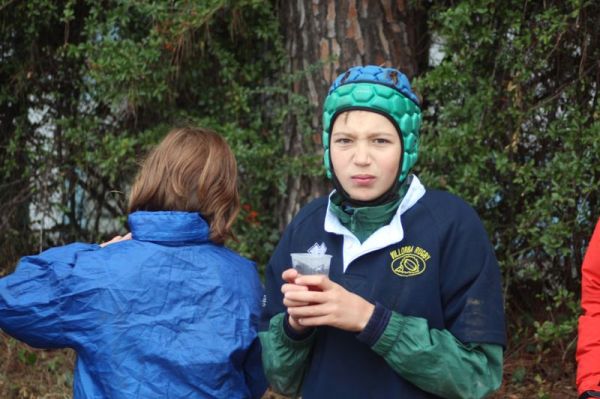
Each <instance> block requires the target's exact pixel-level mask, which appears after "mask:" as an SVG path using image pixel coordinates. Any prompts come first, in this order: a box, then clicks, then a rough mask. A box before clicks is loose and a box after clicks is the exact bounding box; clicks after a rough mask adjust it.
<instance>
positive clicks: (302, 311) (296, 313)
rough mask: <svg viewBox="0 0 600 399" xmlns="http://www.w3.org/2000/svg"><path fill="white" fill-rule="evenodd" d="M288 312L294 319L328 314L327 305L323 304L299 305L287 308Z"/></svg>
mask: <svg viewBox="0 0 600 399" xmlns="http://www.w3.org/2000/svg"><path fill="white" fill-rule="evenodd" d="M288 313H289V315H290V316H292V317H294V318H295V319H296V320H298V319H305V318H314V317H322V316H326V315H328V314H329V313H330V312H328V307H327V305H325V304H319V305H310V306H300V307H294V308H289V309H288Z"/></svg>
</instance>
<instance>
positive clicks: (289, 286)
mask: <svg viewBox="0 0 600 399" xmlns="http://www.w3.org/2000/svg"><path fill="white" fill-rule="evenodd" d="M292 291H308V287H307V286H305V285H296V284H292V283H287V284H284V285H282V286H281V293H282V294H284V295H285V293H286V292H292Z"/></svg>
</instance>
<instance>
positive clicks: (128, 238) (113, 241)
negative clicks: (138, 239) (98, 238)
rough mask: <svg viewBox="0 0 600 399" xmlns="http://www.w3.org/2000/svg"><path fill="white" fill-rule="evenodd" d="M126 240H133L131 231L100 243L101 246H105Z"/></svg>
mask: <svg viewBox="0 0 600 399" xmlns="http://www.w3.org/2000/svg"><path fill="white" fill-rule="evenodd" d="M125 240H131V233H127V234H125V235H124V236H116V237H114V238H113V239H112V240H110V241H106V242H103V243H102V244H100V246H101V247H105V246H107V245H110V244H114V243H116V242H119V241H125Z"/></svg>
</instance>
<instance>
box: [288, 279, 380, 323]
mask: <svg viewBox="0 0 600 399" xmlns="http://www.w3.org/2000/svg"><path fill="white" fill-rule="evenodd" d="M286 272H288V270H286ZM286 272H284V274H283V278H284V280H286V281H290V280H288V279H287V278H286V277H289V278H290V279H291V278H292V273H291V272H290V273H289V274H287V275H286ZM294 272H295V273H296V274H295V278H293V283H288V284H284V286H283V287H282V289H281V291H282V292H283V294H284V299H283V303H284V305H286V306H287V307H288V313H289V315H290V325H292V327H294V328H295V326H294V324H292V321H294V322H296V323H297V324H298V325H299V326H300V327H304V328H306V327H316V326H323V325H327V326H332V327H336V328H339V329H342V330H347V331H354V332H360V331H362V330H364V328H365V326H366V325H367V323H368V322H369V319H370V318H371V316H372V315H373V310H374V309H375V305H373V304H372V303H370V302H368V301H366V300H365V299H363V298H362V297H360V296H358V295H356V294H354V293H352V292H350V291H347V290H346V289H344V288H343V287H342V286H341V285H339V284H336V283H334V282H333V281H331V280H329V278H328V277H327V276H323V275H314V276H299V275H298V274H297V272H296V271H295V270H294ZM292 286H293V288H292ZM308 286H311V287H316V288H318V289H320V290H321V291H309V289H308ZM284 287H286V288H285V289H284ZM300 287H302V288H303V289H301V288H300Z"/></svg>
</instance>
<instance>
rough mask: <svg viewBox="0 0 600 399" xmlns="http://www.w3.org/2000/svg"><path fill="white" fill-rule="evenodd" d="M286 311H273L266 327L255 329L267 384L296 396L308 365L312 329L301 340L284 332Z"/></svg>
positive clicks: (280, 391) (276, 389) (285, 393)
mask: <svg viewBox="0 0 600 399" xmlns="http://www.w3.org/2000/svg"><path fill="white" fill-rule="evenodd" d="M285 317H286V313H279V314H277V315H275V316H274V317H273V318H272V319H271V322H270V324H269V328H268V330H266V331H263V332H261V333H259V336H260V342H261V344H262V349H263V351H262V359H263V367H264V369H265V374H266V375H267V378H268V380H269V381H270V382H271V387H272V388H273V389H274V390H275V391H276V392H279V393H281V394H284V395H288V396H293V397H296V396H298V395H299V393H300V387H301V385H302V380H303V377H304V371H305V369H306V367H307V365H308V357H309V355H310V351H311V348H312V344H313V341H314V336H315V334H314V331H313V333H311V334H309V335H308V336H307V337H305V338H304V339H301V340H295V339H293V338H291V337H289V336H288V334H287V333H286V332H285V330H284V318H285Z"/></svg>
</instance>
